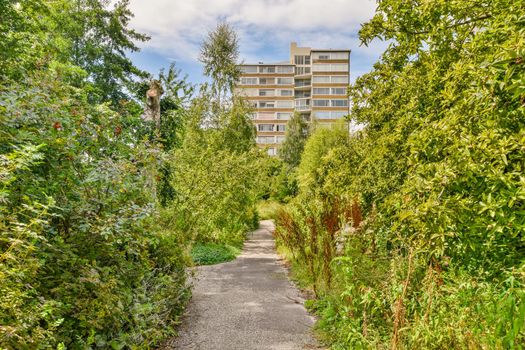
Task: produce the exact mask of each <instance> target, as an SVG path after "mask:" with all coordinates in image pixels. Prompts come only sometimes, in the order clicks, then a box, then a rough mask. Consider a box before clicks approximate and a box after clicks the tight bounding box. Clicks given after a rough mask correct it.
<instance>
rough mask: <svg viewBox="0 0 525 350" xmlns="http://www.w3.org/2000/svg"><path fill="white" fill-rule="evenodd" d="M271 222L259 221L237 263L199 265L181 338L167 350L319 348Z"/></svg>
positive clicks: (312, 321)
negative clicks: (277, 249) (283, 262)
mask: <svg viewBox="0 0 525 350" xmlns="http://www.w3.org/2000/svg"><path fill="white" fill-rule="evenodd" d="M273 229H274V227H273V224H272V222H271V221H261V224H260V227H259V229H258V230H256V231H254V232H253V233H251V235H250V239H249V240H248V241H247V242H246V243H245V245H244V249H243V252H242V254H241V255H240V256H239V257H238V258H237V259H236V260H234V261H231V262H228V263H224V264H218V265H213V266H203V267H200V268H198V272H197V281H196V283H195V287H194V290H193V298H192V301H191V302H190V305H189V306H188V310H187V316H186V317H185V319H184V321H183V324H182V326H181V329H180V336H179V337H178V338H175V339H173V340H172V341H171V342H170V343H169V344H167V349H199V350H259V349H260V350H296V349H297V350H298V349H321V348H320V347H318V346H317V345H316V342H315V340H314V338H313V337H312V335H311V333H310V329H311V327H312V325H313V323H314V319H313V318H312V317H311V316H310V315H308V313H307V312H306V310H305V308H304V307H303V304H302V301H303V300H302V299H301V296H300V294H299V292H298V291H297V289H296V288H295V287H294V286H293V285H292V284H291V283H290V282H289V280H288V278H287V273H286V270H285V269H284V268H283V267H282V266H281V264H280V263H279V261H278V259H279V258H278V256H277V254H276V253H275V244H274V240H273V237H272V231H273Z"/></svg>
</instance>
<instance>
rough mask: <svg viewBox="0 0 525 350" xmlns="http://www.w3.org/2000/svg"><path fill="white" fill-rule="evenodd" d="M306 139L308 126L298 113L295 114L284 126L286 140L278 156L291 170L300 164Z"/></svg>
mask: <svg viewBox="0 0 525 350" xmlns="http://www.w3.org/2000/svg"><path fill="white" fill-rule="evenodd" d="M307 138H308V124H307V123H306V121H305V120H304V118H303V117H302V116H301V114H300V113H295V114H294V115H293V116H292V118H291V119H290V120H289V121H288V125H287V126H286V138H285V139H284V142H283V144H282V146H281V149H280V150H279V156H280V157H281V159H282V160H283V161H284V162H286V163H287V164H288V165H289V166H291V167H292V168H295V167H297V166H298V165H299V163H300V162H301V154H302V153H303V149H304V145H305V143H306V139H307Z"/></svg>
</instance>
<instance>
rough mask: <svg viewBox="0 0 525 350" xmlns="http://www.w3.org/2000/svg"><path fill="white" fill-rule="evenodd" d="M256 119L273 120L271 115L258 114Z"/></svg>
mask: <svg viewBox="0 0 525 350" xmlns="http://www.w3.org/2000/svg"><path fill="white" fill-rule="evenodd" d="M257 119H259V120H268V119H273V113H258V115H257Z"/></svg>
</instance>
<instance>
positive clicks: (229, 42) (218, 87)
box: [199, 22, 240, 107]
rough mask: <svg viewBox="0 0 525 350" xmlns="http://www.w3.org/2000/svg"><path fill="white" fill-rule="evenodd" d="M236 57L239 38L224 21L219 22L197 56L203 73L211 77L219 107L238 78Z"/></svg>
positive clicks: (237, 56) (237, 57)
mask: <svg viewBox="0 0 525 350" xmlns="http://www.w3.org/2000/svg"><path fill="white" fill-rule="evenodd" d="M238 59H239V39H238V37H237V34H236V32H235V30H234V29H233V28H232V26H231V25H230V24H228V23H226V22H222V23H219V24H218V25H217V27H216V28H215V30H213V31H211V32H210V33H208V37H207V38H206V39H205V40H204V42H203V44H202V48H201V55H200V58H199V60H200V61H201V62H202V63H203V64H204V74H205V75H206V76H208V77H210V78H211V79H212V92H213V97H214V98H215V100H216V101H217V104H218V106H219V107H220V106H222V103H223V102H224V100H223V98H224V97H225V96H226V95H227V94H228V93H231V92H232V91H233V87H234V86H235V84H236V83H237V80H238V79H239V75H240V69H239V67H238V65H237V64H238V62H237V61H238Z"/></svg>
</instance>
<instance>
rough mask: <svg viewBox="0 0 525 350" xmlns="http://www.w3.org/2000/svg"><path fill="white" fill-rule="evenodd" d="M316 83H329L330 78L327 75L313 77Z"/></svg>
mask: <svg viewBox="0 0 525 350" xmlns="http://www.w3.org/2000/svg"><path fill="white" fill-rule="evenodd" d="M313 82H314V83H329V82H330V77H329V76H327V75H317V76H314V77H313Z"/></svg>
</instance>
